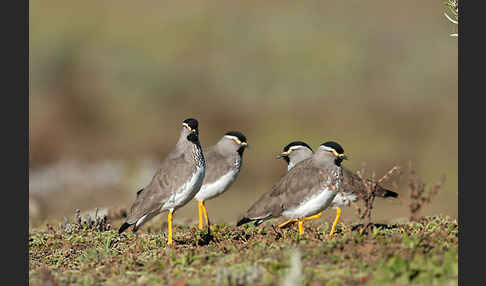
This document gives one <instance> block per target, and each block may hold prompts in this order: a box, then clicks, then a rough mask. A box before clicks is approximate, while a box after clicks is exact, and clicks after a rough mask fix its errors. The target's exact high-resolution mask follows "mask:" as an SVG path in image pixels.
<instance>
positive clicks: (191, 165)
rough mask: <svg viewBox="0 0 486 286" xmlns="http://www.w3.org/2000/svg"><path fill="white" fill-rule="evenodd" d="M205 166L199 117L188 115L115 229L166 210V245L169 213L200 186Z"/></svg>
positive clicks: (184, 201)
mask: <svg viewBox="0 0 486 286" xmlns="http://www.w3.org/2000/svg"><path fill="white" fill-rule="evenodd" d="M205 170H206V163H205V160H204V155H203V151H202V148H201V144H200V142H199V129H198V121H197V120H196V119H194V118H188V119H186V120H184V121H183V122H182V129H181V132H180V136H179V139H178V141H177V143H176V145H175V147H174V148H173V149H172V150H171V151H170V152H169V154H168V155H167V157H166V158H165V159H164V160H163V161H162V163H161V165H160V167H159V169H158V170H157V171H156V173H155V175H154V176H153V177H152V180H151V182H150V183H149V184H148V185H147V186H146V187H144V188H142V189H140V190H139V191H138V192H137V195H136V199H135V201H134V203H133V204H132V206H131V208H130V212H129V214H128V216H127V219H126V221H125V223H124V224H123V225H122V226H121V227H120V229H119V230H118V233H119V234H121V233H122V232H123V231H124V230H125V229H127V228H128V227H130V226H131V225H134V227H133V229H132V231H133V232H136V231H137V230H138V228H139V227H140V226H142V225H143V224H144V223H146V222H147V221H149V220H150V219H152V218H153V217H154V216H156V215H158V214H160V213H163V212H168V213H169V214H168V232H169V234H168V242H167V244H168V245H171V244H172V243H173V241H172V216H173V215H174V212H175V211H176V210H177V209H179V208H180V207H182V206H184V205H185V204H186V203H188V202H189V201H191V200H192V199H193V198H194V196H195V195H196V193H197V192H198V191H199V189H200V188H201V186H202V182H203V180H204V175H205Z"/></svg>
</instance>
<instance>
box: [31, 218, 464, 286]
mask: <svg viewBox="0 0 486 286" xmlns="http://www.w3.org/2000/svg"><path fill="white" fill-rule="evenodd" d="M156 223H158V224H160V222H154V224H153V225H154V226H155V225H156ZM274 223H275V222H274ZM116 225H118V222H117V223H116ZM305 227H306V229H305V233H304V235H302V236H299V235H298V234H297V230H296V229H297V228H296V226H292V227H290V228H288V229H284V230H279V233H277V232H275V231H274V230H273V228H272V227H271V224H270V223H267V224H266V225H264V226H260V227H254V226H253V225H251V224H249V225H245V226H242V227H238V228H237V227H235V226H230V225H225V224H218V225H214V227H213V229H212V230H211V236H209V235H208V234H207V231H199V230H198V229H197V228H196V226H194V225H190V226H183V225H176V227H175V233H174V234H175V236H174V238H175V243H174V245H173V246H172V247H168V246H167V245H166V241H167V234H166V232H162V231H161V230H160V229H157V230H156V231H153V228H149V227H144V228H143V229H141V230H139V233H137V234H136V235H135V234H133V233H131V232H126V233H123V234H122V235H118V233H117V231H116V230H108V231H97V230H93V229H89V228H88V227H78V228H76V227H75V228H71V230H70V231H65V230H64V228H63V227H62V224H60V225H59V226H58V227H52V226H49V225H42V226H40V227H39V228H36V229H33V230H31V232H30V234H29V280H30V284H31V285H44V284H45V283H47V282H48V281H49V282H51V283H52V285H67V284H70V285H296V284H299V283H301V284H302V285H324V284H325V285H457V284H458V282H457V279H458V225H457V221H456V220H453V219H451V218H449V217H442V216H434V217H424V218H422V219H421V220H420V221H418V222H411V223H405V224H391V225H371V226H370V227H368V228H365V227H363V225H359V224H355V225H344V224H340V225H339V227H338V231H337V233H336V235H335V236H334V237H333V238H329V237H328V236H327V234H328V233H329V229H330V227H329V225H327V224H318V223H315V224H312V223H307V224H305ZM292 256H294V257H293V259H292ZM299 257H300V258H299Z"/></svg>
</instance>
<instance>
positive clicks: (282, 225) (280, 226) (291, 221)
mask: <svg viewBox="0 0 486 286" xmlns="http://www.w3.org/2000/svg"><path fill="white" fill-rule="evenodd" d="M298 221H299V220H298V219H295V218H293V219H289V220H288V221H286V222H284V223H282V224H279V225H278V227H279V228H282V227H284V226H286V225H288V224H289V223H293V222H298Z"/></svg>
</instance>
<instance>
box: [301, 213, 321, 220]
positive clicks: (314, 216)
mask: <svg viewBox="0 0 486 286" xmlns="http://www.w3.org/2000/svg"><path fill="white" fill-rule="evenodd" d="M321 216H322V212H320V213H318V214H316V215H313V216H308V217H305V218H304V220H310V219H315V218H320V217H321Z"/></svg>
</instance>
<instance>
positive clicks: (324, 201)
mask: <svg viewBox="0 0 486 286" xmlns="http://www.w3.org/2000/svg"><path fill="white" fill-rule="evenodd" d="M335 196H336V192H335V191H331V190H330V189H328V188H325V189H324V190H322V191H321V192H319V194H317V195H315V196H313V197H311V198H310V199H308V200H306V201H304V202H302V203H301V204H300V205H299V206H298V207H296V208H293V209H288V210H285V211H284V212H283V213H282V215H283V216H285V217H288V218H302V217H307V216H311V215H315V214H317V213H319V212H321V211H323V210H325V209H326V208H327V207H328V206H329V204H330V203H331V202H332V200H333V199H334V197H335Z"/></svg>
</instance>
